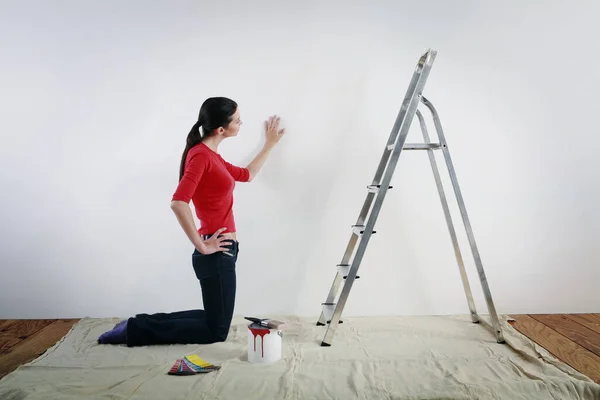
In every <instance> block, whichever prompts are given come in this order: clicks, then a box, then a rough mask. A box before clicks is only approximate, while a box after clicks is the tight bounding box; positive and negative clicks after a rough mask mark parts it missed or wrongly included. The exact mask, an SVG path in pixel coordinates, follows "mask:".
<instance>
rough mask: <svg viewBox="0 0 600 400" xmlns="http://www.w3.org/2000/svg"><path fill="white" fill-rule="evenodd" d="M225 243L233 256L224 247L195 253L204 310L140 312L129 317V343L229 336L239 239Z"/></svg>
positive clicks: (197, 341)
mask: <svg viewBox="0 0 600 400" xmlns="http://www.w3.org/2000/svg"><path fill="white" fill-rule="evenodd" d="M224 243H226V246H227V247H228V248H229V251H228V253H230V254H232V256H230V255H227V254H225V253H223V252H221V251H219V252H217V253H213V254H209V255H204V254H202V253H200V252H199V251H198V250H194V253H193V254H192V265H193V267H194V272H195V274H196V278H198V280H199V281H200V286H201V288H202V300H203V303H204V310H186V311H177V312H172V313H156V314H137V315H136V316H135V317H132V318H129V320H128V321H127V346H130V347H131V346H145V345H153V344H191V343H193V344H208V343H214V342H224V341H225V340H226V339H227V335H228V334H229V328H230V326H231V319H232V318H233V309H234V305H235V293H236V271H235V264H236V262H237V258H238V253H239V243H238V242H237V241H230V242H224Z"/></svg>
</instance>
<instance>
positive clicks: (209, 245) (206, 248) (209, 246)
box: [197, 228, 231, 255]
mask: <svg viewBox="0 0 600 400" xmlns="http://www.w3.org/2000/svg"><path fill="white" fill-rule="evenodd" d="M226 229H227V228H221V229H218V230H217V231H216V232H215V233H214V234H213V235H212V236H211V237H210V238H209V239H206V240H203V241H202V243H201V245H200V246H199V247H200V248H197V249H198V251H199V252H200V253H202V254H204V255H209V254H213V253H216V252H218V251H227V250H229V248H227V247H224V244H223V242H226V241H230V240H231V239H228V238H226V237H219V235H220V234H221V232H223V231H224V230H226Z"/></svg>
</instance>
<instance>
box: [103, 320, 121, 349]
mask: <svg viewBox="0 0 600 400" xmlns="http://www.w3.org/2000/svg"><path fill="white" fill-rule="evenodd" d="M126 342H127V320H125V321H121V322H119V323H118V324H117V325H115V327H114V328H113V329H111V330H110V331H108V332H105V333H103V334H102V335H100V337H99V338H98V343H100V344H124V343H126Z"/></svg>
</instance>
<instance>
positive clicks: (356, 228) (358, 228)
mask: <svg viewBox="0 0 600 400" xmlns="http://www.w3.org/2000/svg"><path fill="white" fill-rule="evenodd" d="M352 230H353V231H354V233H356V235H357V236H360V235H362V234H364V233H365V226H364V225H352ZM372 233H377V231H373V232H372Z"/></svg>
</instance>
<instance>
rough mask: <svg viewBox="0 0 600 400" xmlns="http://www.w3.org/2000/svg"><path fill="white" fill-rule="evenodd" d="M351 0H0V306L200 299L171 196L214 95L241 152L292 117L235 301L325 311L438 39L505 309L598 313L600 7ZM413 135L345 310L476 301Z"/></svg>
mask: <svg viewBox="0 0 600 400" xmlns="http://www.w3.org/2000/svg"><path fill="white" fill-rule="evenodd" d="M346 3H347V2H341V1H339V2H328V4H327V5H324V4H319V2H316V1H314V2H310V3H307V2H293V3H292V2H289V4H288V5H283V4H282V2H278V1H253V2H245V1H237V2H233V1H231V2H227V4H224V3H220V4H221V5H218V6H217V5H215V4H214V3H213V2H204V3H201V2H197V1H196V2H193V1H187V2H184V1H178V2H167V1H163V2H142V1H128V2H118V1H110V2H76V1H71V2H67V1H63V2H52V3H50V2H36V3H34V2H17V1H13V2H4V3H3V5H2V12H1V13H0V18H1V21H0V35H1V36H2V38H3V42H2V49H1V53H0V54H2V62H1V63H0V87H1V88H2V90H1V93H2V95H1V97H0V101H1V103H0V110H1V111H0V112H1V113H2V115H1V117H0V124H1V127H0V128H1V129H0V135H1V138H0V140H1V146H0V156H1V157H0V171H1V172H0V178H1V180H0V191H1V193H2V196H1V199H2V200H1V201H2V207H1V208H0V250H1V256H0V257H1V258H0V262H1V266H0V268H1V275H0V276H1V280H0V318H41V317H47V318H52V317H81V316H93V317H102V316H127V315H130V314H133V313H137V312H155V311H173V310H181V309H187V308H196V307H201V306H202V301H201V295H200V289H199V285H198V282H197V281H196V280H195V277H194V274H193V271H192V268H191V265H190V261H191V259H190V255H191V252H192V247H191V246H190V244H189V243H188V241H187V239H186V237H185V235H184V234H183V232H182V231H181V229H180V228H179V226H178V224H177V221H176V219H175V217H174V216H173V214H172V212H171V210H170V209H169V201H170V198H171V195H172V193H173V191H174V189H175V186H176V183H177V171H178V166H179V157H180V155H181V151H182V149H183V146H184V142H185V136H186V134H187V132H188V131H189V128H190V126H191V125H192V124H193V123H194V121H195V118H196V115H197V112H198V108H199V106H200V104H201V103H202V101H203V100H204V99H205V98H206V97H208V96H214V95H223V96H229V97H231V98H233V99H235V100H236V101H238V102H239V104H240V107H241V112H242V115H243V118H244V121H245V125H244V127H243V130H242V132H241V134H240V136H239V137H238V138H236V139H234V140H231V141H229V142H225V143H224V144H223V146H222V153H223V155H224V156H225V157H226V158H227V159H229V160H230V161H231V162H234V163H237V164H240V165H244V164H245V163H246V162H248V161H249V160H250V159H251V157H252V156H253V155H254V154H255V153H256V151H257V149H258V148H259V146H260V144H261V140H262V137H263V132H262V130H261V128H262V123H263V121H264V119H265V118H267V117H268V116H269V115H271V114H273V113H278V114H280V115H281V116H282V117H283V119H284V123H285V126H286V127H287V129H288V133H287V135H286V137H285V138H284V139H283V140H282V141H281V143H280V145H279V147H278V148H277V149H276V150H275V151H274V152H273V154H272V156H271V158H270V159H269V160H268V162H267V163H266V165H265V167H264V169H263V171H262V172H261V174H260V176H259V178H257V179H256V181H254V182H253V183H251V184H240V185H239V186H238V188H237V189H236V193H235V198H236V206H235V211H236V215H237V224H238V229H239V233H238V237H239V240H240V243H241V253H240V259H239V264H238V279H239V286H238V288H239V289H238V298H237V309H236V312H237V313H239V314H244V315H248V314H253V315H268V314H270V313H295V314H300V315H314V316H316V315H318V313H319V312H320V304H321V302H323V301H324V299H325V296H326V294H327V291H328V290H329V286H330V284H331V281H332V279H333V277H334V274H335V265H336V264H337V263H338V262H339V260H340V258H341V256H342V254H343V252H344V249H345V245H346V242H347V240H348V238H349V235H350V225H352V224H353V223H354V221H355V219H356V217H357V215H358V212H359V210H360V207H361V205H362V202H363V199H364V195H365V194H366V192H365V186H366V185H367V184H369V183H370V182H371V179H372V176H373V174H374V172H375V168H376V166H377V163H378V160H379V158H380V156H381V151H382V149H383V146H384V143H385V141H386V138H387V136H388V134H389V131H390V128H391V126H392V124H393V122H394V119H395V117H396V113H397V111H398V108H399V106H400V102H401V100H402V98H403V96H404V93H405V91H406V87H407V84H408V81H409V79H410V76H411V74H412V71H413V69H414V67H415V63H416V61H417V59H418V57H419V56H420V55H421V54H422V52H423V51H424V50H425V49H427V48H428V47H432V48H435V49H436V50H438V51H439V54H438V58H437V60H436V62H435V64H434V67H433V70H432V72H431V76H430V79H429V81H428V84H427V87H426V90H425V95H426V96H427V97H428V98H429V99H430V100H432V101H433V102H434V104H435V105H436V107H437V108H438V110H439V111H440V115H441V118H442V122H443V124H444V128H445V131H446V135H447V139H448V142H449V148H450V150H451V153H452V156H453V159H454V163H455V167H456V171H457V173H458V178H459V182H460V184H461V187H462V189H463V195H464V198H465V201H466V204H467V207H468V211H469V214H470V217H471V220H472V224H473V227H474V230H475V235H476V238H477V240H478V244H479V248H480V252H481V255H482V259H483V262H484V267H485V269H486V272H487V276H488V280H489V283H490V285H491V289H492V294H493V295H494V299H495V301H496V306H497V308H498V311H499V312H502V313H519V312H599V311H600V291H599V290H598V282H599V281H600V272H599V269H598V264H599V262H600V251H599V248H600V247H599V246H598V244H597V240H598V237H599V236H600V228H599V226H600V211H598V204H599V201H600V191H599V189H598V187H599V186H600V170H599V169H598V167H597V162H596V159H595V157H596V155H597V151H596V150H597V148H598V146H599V145H600V136H599V135H598V134H599V133H600V132H598V124H597V119H596V117H597V116H598V111H599V106H600V103H599V101H598V89H599V84H600V73H599V72H598V71H600V56H599V52H598V50H600V48H599V47H600V46H599V44H598V43H599V42H598V40H597V38H598V37H600V28H598V24H597V21H596V19H597V18H596V16H597V15H598V12H600V6H599V5H598V3H597V2H595V3H594V2H592V1H587V2H584V1H579V2H577V3H576V5H573V4H571V3H569V2H566V1H564V2H556V1H552V2H550V1H544V2H541V1H538V2H527V4H524V2H516V1H513V2H511V3H510V4H508V3H506V2H504V5H492V4H490V3H488V4H486V5H483V4H481V3H479V2H475V1H471V2H467V1H453V2H393V1H388V2H367V1H363V2H358V1H353V2H351V3H352V5H349V4H346ZM413 127H414V128H415V129H412V130H411V134H410V137H409V140H408V141H409V142H418V141H419V140H420V136H419V135H420V130H418V129H417V125H416V124H414V125H413ZM430 130H431V134H432V135H433V134H434V132H433V127H432V125H431V124H430ZM404 154H405V155H404V156H403V157H402V159H401V161H400V163H399V166H398V169H397V173H396V175H395V176H394V180H393V184H394V186H395V187H394V189H393V190H392V191H391V192H389V196H388V198H387V199H386V202H385V204H384V207H383V210H382V212H381V218H380V221H379V223H378V225H377V230H378V233H377V234H376V235H375V236H374V237H373V239H372V241H371V244H370V247H369V249H368V251H367V254H366V256H365V259H364V263H363V266H362V268H361V270H360V273H359V275H360V276H361V279H359V280H358V281H357V282H356V284H355V286H354V288H353V291H352V294H351V297H350V300H349V302H348V304H347V308H346V311H345V314H347V315H367V314H446V313H465V312H468V309H467V305H466V302H465V298H464V293H463V290H462V286H461V283H460V278H459V274H458V269H457V267H456V262H455V259H454V254H453V250H452V246H451V242H450V240H449V237H448V233H447V229H446V226H445V221H444V217H443V214H442V210H441V207H440V203H439V199H438V197H437V192H436V189H435V184H434V181H433V177H432V173H431V170H430V167H429V163H428V159H427V156H426V154H425V153H421V152H412V153H404ZM440 156H441V154H440ZM438 162H439V165H440V166H441V167H444V164H443V159H442V158H441V157H439V158H438ZM442 173H443V177H444V178H445V182H446V184H447V185H446V188H447V190H448V192H447V193H448V195H449V197H450V200H452V201H453V200H454V197H453V196H452V192H451V186H450V185H449V180H448V179H447V173H446V170H442ZM451 204H452V207H453V216H454V220H455V222H456V223H457V229H458V232H459V233H460V235H461V237H460V239H461V244H462V246H463V254H464V256H465V259H466V260H467V262H468V269H469V274H470V277H471V284H472V286H473V290H474V292H475V294H476V298H477V304H478V309H479V311H480V312H482V313H485V312H486V309H485V304H484V302H483V297H482V295H481V290H480V285H479V283H478V278H477V274H476V272H475V268H474V264H473V262H472V257H471V255H470V253H469V248H468V246H467V241H466V237H465V235H464V229H463V227H462V225H460V218H459V214H458V212H457V207H456V203H455V202H454V201H453V202H452V203H451ZM277 282H279V283H277Z"/></svg>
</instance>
